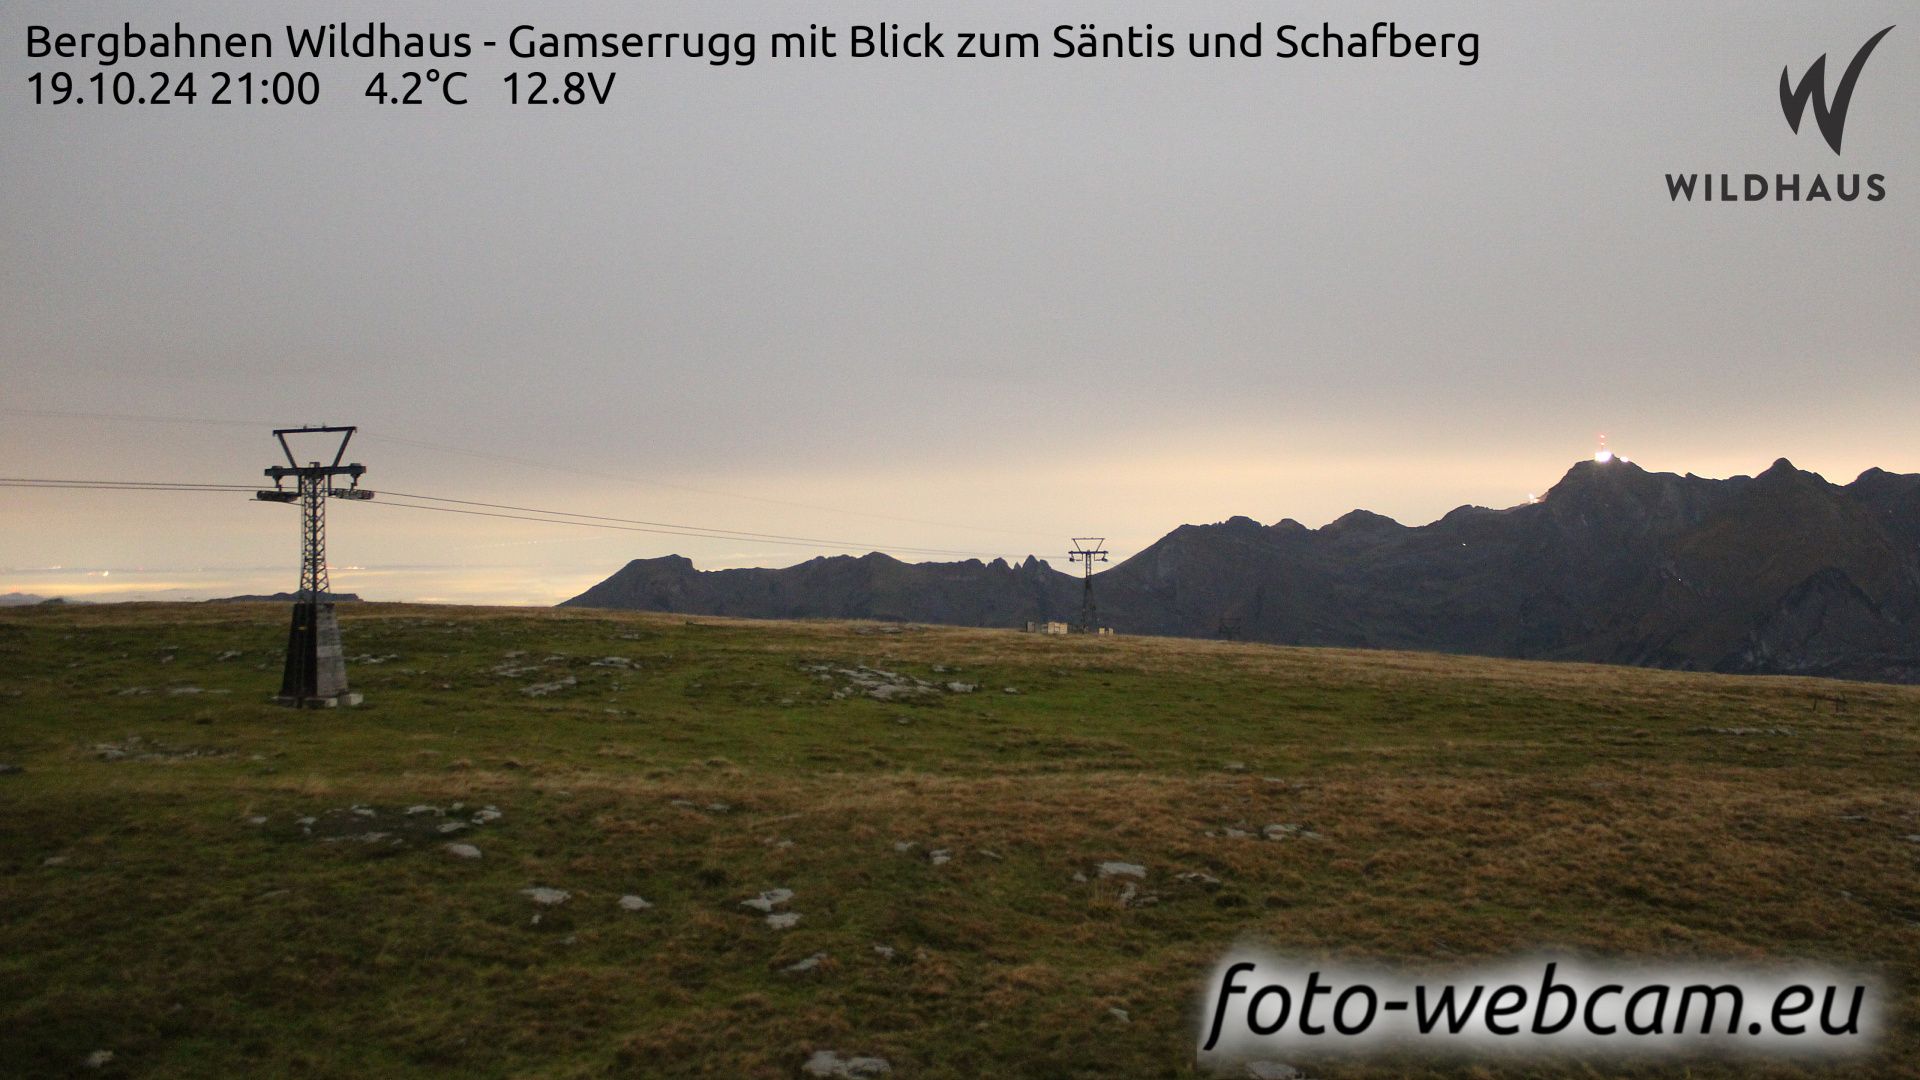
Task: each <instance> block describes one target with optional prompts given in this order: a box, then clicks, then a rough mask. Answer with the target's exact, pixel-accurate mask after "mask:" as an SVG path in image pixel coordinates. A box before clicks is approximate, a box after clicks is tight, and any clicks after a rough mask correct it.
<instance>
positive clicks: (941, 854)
mask: <svg viewBox="0 0 1920 1080" xmlns="http://www.w3.org/2000/svg"><path fill="white" fill-rule="evenodd" d="M927 861H928V862H930V863H932V864H933V865H935V866H945V865H947V864H948V863H950V862H952V861H953V852H951V851H948V850H947V849H945V848H940V849H939V850H937V851H929V852H927Z"/></svg>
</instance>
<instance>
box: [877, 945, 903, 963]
mask: <svg viewBox="0 0 1920 1080" xmlns="http://www.w3.org/2000/svg"><path fill="white" fill-rule="evenodd" d="M873 952H874V955H875V956H878V957H879V958H880V959H882V960H887V961H891V960H892V959H893V958H894V957H896V956H898V955H900V951H899V950H898V949H895V948H894V947H893V946H891V945H875V946H874V947H873Z"/></svg>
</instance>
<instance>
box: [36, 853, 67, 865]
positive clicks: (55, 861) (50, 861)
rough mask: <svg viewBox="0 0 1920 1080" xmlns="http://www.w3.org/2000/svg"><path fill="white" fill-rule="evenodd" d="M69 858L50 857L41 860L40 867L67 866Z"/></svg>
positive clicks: (62, 856) (63, 856)
mask: <svg viewBox="0 0 1920 1080" xmlns="http://www.w3.org/2000/svg"><path fill="white" fill-rule="evenodd" d="M67 858H68V857H67V856H65V855H49V856H47V857H46V858H44V859H41V860H40V865H41V866H65V865H67Z"/></svg>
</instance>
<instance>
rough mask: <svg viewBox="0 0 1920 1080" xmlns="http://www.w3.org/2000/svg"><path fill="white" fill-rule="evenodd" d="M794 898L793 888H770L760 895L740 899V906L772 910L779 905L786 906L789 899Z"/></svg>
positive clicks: (756, 909) (757, 909) (758, 909)
mask: <svg viewBox="0 0 1920 1080" xmlns="http://www.w3.org/2000/svg"><path fill="white" fill-rule="evenodd" d="M792 899H793V890H792V889H768V890H767V891H766V892H763V893H761V894H760V895H759V896H755V897H752V898H750V899H747V900H742V901H740V906H741V907H747V908H752V909H753V910H755V911H769V912H770V911H772V910H773V909H774V908H777V907H786V906H787V903H788V901H791V900H792Z"/></svg>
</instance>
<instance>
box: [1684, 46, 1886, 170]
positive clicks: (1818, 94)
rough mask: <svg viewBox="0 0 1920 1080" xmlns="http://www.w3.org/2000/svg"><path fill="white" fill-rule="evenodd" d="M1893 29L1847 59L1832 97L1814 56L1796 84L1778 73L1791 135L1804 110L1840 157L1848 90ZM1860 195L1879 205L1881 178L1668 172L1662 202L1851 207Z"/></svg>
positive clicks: (1784, 71)
mask: <svg viewBox="0 0 1920 1080" xmlns="http://www.w3.org/2000/svg"><path fill="white" fill-rule="evenodd" d="M1892 30H1893V27H1891V26H1889V27H1887V28H1886V29H1885V30H1882V31H1880V32H1879V33H1877V34H1875V35H1873V36H1872V37H1870V38H1868V39H1867V43H1866V44H1865V45H1862V46H1860V51H1859V52H1856V53H1854V54H1853V60H1852V62H1851V63H1849V64H1848V65H1847V70H1846V72H1845V73H1844V74H1843V75H1841V76H1840V85H1839V86H1837V87H1835V88H1834V91H1833V96H1832V97H1831V98H1829V97H1828V96H1827V57H1826V54H1825V53H1822V54H1821V55H1820V58H1819V59H1818V60H1815V61H1814V62H1813V63H1812V64H1811V65H1809V66H1808V68H1807V70H1806V73H1805V74H1803V75H1802V76H1801V77H1800V84H1799V85H1798V86H1795V85H1794V83H1793V71H1792V68H1791V67H1783V68H1781V69H1780V111H1781V113H1782V114H1784V115H1785V116H1786V118H1787V127H1788V128H1790V129H1791V130H1792V131H1793V133H1794V134H1796V135H1797V134H1799V133H1800V121H1801V120H1802V119H1803V118H1804V117H1805V116H1806V114H1807V108H1808V106H1809V105H1811V106H1812V108H1813V122H1814V124H1815V125H1817V126H1818V127H1819V129H1820V134H1821V136H1822V137H1823V138H1825V139H1826V140H1827V145H1828V146H1830V147H1832V148H1833V152H1834V154H1836V155H1838V154H1839V153H1840V142H1841V138H1842V136H1844V135H1845V134H1846V128H1847V110H1848V109H1849V108H1851V107H1852V105H1853V91H1854V87H1855V86H1856V85H1858V84H1859V82H1860V72H1861V70H1862V69H1863V68H1865V67H1866V66H1867V58H1868V57H1869V56H1872V55H1873V49H1874V46H1876V45H1878V44H1880V39H1881V38H1883V37H1886V36H1887V34H1888V33H1890V32H1891V31H1892ZM1863 191H1864V192H1865V196H1866V201H1867V202H1879V201H1881V200H1882V199H1885V198H1886V197H1887V178H1886V176H1885V175H1883V174H1881V173H1870V174H1867V175H1865V176H1862V175H1861V174H1860V173H1857V172H1854V173H1842V172H1836V173H1834V174H1833V177H1832V182H1831V183H1829V182H1828V178H1827V176H1825V175H1823V174H1820V173H1814V174H1813V176H1812V177H1811V178H1808V177H1806V176H1803V175H1801V174H1800V173H1774V174H1772V175H1768V174H1766V173H1755V172H1750V173H1744V174H1741V175H1740V176H1739V177H1738V178H1737V179H1736V177H1735V175H1734V174H1732V173H1724V172H1723V173H1668V174H1667V197H1668V198H1670V199H1672V200H1673V201H1674V202H1680V201H1682V200H1685V201H1687V202H1693V201H1695V200H1696V199H1698V201H1700V202H1766V201H1769V199H1770V201H1773V202H1796V203H1797V202H1833V201H1834V200H1836V199H1837V200H1839V201H1840V202H1854V201H1855V200H1857V199H1859V198H1861V194H1862V192H1863Z"/></svg>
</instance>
